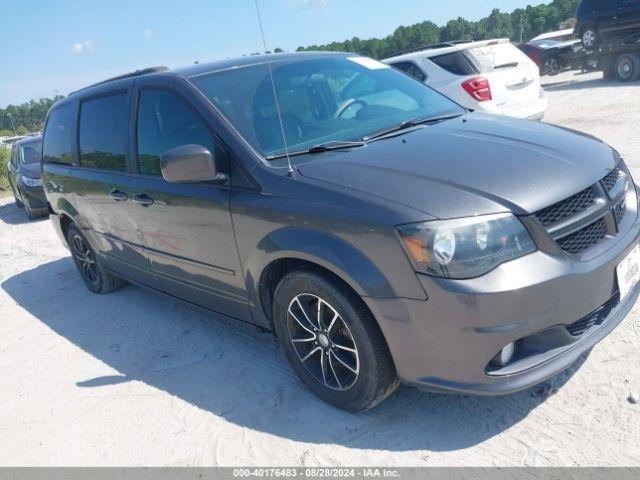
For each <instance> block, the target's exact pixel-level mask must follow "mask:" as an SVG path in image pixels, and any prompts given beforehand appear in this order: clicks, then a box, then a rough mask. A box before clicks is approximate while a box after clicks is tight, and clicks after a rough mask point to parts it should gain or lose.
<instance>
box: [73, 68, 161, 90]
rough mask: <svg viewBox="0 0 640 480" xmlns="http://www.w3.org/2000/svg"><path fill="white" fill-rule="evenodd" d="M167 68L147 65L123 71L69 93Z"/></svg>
mask: <svg viewBox="0 0 640 480" xmlns="http://www.w3.org/2000/svg"><path fill="white" fill-rule="evenodd" d="M168 70H169V69H168V68H167V67H149V68H143V69H140V70H135V71H133V72H129V73H124V74H122V75H118V76H117V77H111V78H107V79H106V80H102V81H101V82H98V83H94V84H91V85H88V86H86V87H83V88H80V89H79V90H75V91H73V92H71V93H69V95H73V94H74V93H78V92H82V91H84V90H87V89H89V88H93V87H97V86H98V85H103V84H105V83H109V82H114V81H116V80H122V79H124V78H131V77H139V76H141V75H147V74H149V73H158V72H166V71H168Z"/></svg>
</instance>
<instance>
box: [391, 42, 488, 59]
mask: <svg viewBox="0 0 640 480" xmlns="http://www.w3.org/2000/svg"><path fill="white" fill-rule="evenodd" d="M478 41H480V40H477V39H473V40H451V41H449V42H441V43H433V44H431V45H425V46H423V47H416V48H408V49H406V50H399V51H397V52H393V53H391V54H389V55H385V56H384V57H383V58H382V60H385V59H387V58H392V57H399V56H400V55H407V54H408V53H415V52H420V51H422V50H434V49H436V48H447V47H455V46H456V45H460V44H461V43H471V42H478Z"/></svg>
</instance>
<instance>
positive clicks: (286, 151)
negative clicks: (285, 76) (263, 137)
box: [254, 0, 294, 177]
mask: <svg viewBox="0 0 640 480" xmlns="http://www.w3.org/2000/svg"><path fill="white" fill-rule="evenodd" d="M254 2H255V4H256V13H257V14H258V25H259V26H260V36H261V37H262V46H263V47H264V53H265V55H267V52H268V49H267V40H266V37H265V35H264V27H263V26H262V15H261V14H260V6H259V5H258V0H254ZM267 66H268V68H269V78H270V79H271V88H272V89H273V99H274V100H275V103H276V112H277V114H278V122H279V123H280V133H281V134H282V142H283V145H284V153H285V155H286V157H287V165H288V166H289V171H288V173H289V176H290V177H292V176H293V174H294V170H293V166H292V165H291V157H290V156H289V147H288V146H287V138H286V136H285V134H284V123H283V122H282V114H281V113H280V102H278V93H277V92H276V82H275V81H274V79H273V70H272V68H271V62H267Z"/></svg>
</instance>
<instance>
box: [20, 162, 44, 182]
mask: <svg viewBox="0 0 640 480" xmlns="http://www.w3.org/2000/svg"><path fill="white" fill-rule="evenodd" d="M20 173H21V174H22V175H24V176H25V177H31V178H40V162H38V163H28V164H26V165H20Z"/></svg>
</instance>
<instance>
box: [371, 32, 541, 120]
mask: <svg viewBox="0 0 640 480" xmlns="http://www.w3.org/2000/svg"><path fill="white" fill-rule="evenodd" d="M383 62H384V63H386V64H388V65H391V66H393V67H395V68H397V69H399V70H402V71H404V72H405V73H407V74H409V75H411V76H412V77H414V78H415V79H416V80H418V81H420V82H423V83H425V84H427V85H429V86H431V87H433V88H435V89H436V90H438V91H439V92H441V93H443V94H444V95H446V96H447V97H449V98H451V99H452V100H454V101H456V102H457V103H459V104H460V105H463V106H464V107H466V108H470V109H472V110H479V111H484V112H490V113H497V114H501V115H509V116H512V117H519V118H529V119H538V120H539V119H541V118H542V117H543V116H544V113H545V111H546V109H547V97H546V94H545V93H544V90H543V89H542V87H541V85H540V71H539V68H538V66H537V65H536V64H535V63H534V62H533V61H532V60H531V59H530V58H529V57H527V56H526V55H525V54H524V53H523V52H521V51H520V50H518V48H516V47H515V46H514V45H512V44H511V42H509V40H508V39H501V40H486V41H479V42H447V43H442V44H438V45H432V46H429V47H425V48H423V49H420V50H415V51H410V52H407V53H403V54H401V55H397V56H393V57H390V58H386V59H384V60H383Z"/></svg>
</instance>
